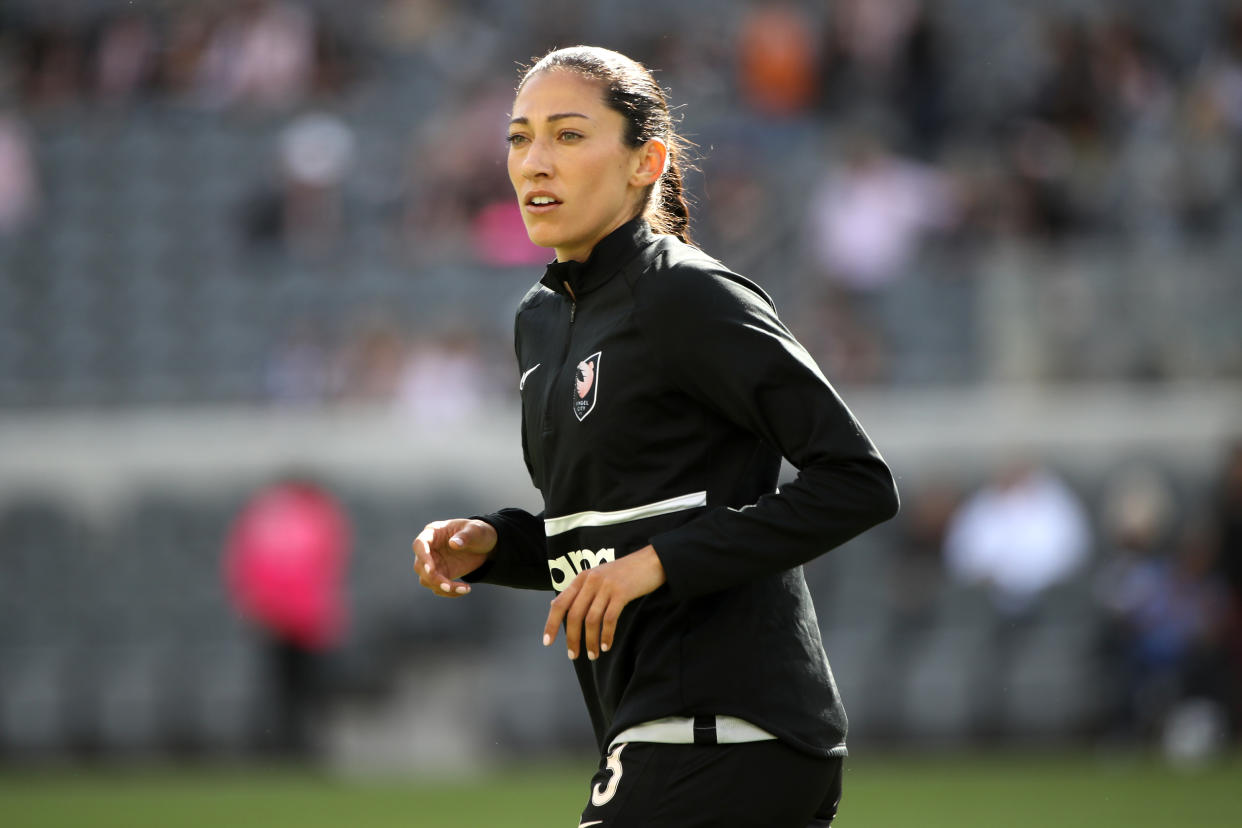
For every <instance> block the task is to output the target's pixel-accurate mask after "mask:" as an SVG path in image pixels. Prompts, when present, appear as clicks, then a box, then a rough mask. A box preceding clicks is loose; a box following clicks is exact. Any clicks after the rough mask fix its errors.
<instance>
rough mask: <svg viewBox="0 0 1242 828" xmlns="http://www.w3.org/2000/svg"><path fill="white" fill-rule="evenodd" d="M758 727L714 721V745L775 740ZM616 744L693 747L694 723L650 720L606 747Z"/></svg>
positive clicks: (725, 718)
mask: <svg viewBox="0 0 1242 828" xmlns="http://www.w3.org/2000/svg"><path fill="white" fill-rule="evenodd" d="M775 738H776V737H775V736H773V735H772V734H771V733H768V732H767V731H766V730H764V729H763V728H761V727H759V726H758V725H753V724H751V723H750V722H748V721H746V720H745V719H739V718H737V717H736V716H717V717H716V744H718V745H738V744H742V743H744V742H766V741H768V740H770V739H775ZM620 742H656V743H658V744H662V745H692V744H694V719H692V718H687V717H683V716H669V717H667V718H664V719H653V720H652V721H649V722H643V723H642V724H636V725H634V726H633V727H627V728H626V729H625V730H623V731H621V732H620V733H618V734H617V736H616V738H615V739H613V740H612V744H611V745H609V746H608V749H609V750H612V748H613V746H614V745H617V744H619V743H620Z"/></svg>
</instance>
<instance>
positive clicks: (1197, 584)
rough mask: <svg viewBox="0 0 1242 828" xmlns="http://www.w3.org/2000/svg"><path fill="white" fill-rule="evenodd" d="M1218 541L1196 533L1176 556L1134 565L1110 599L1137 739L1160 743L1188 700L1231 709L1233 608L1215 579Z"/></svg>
mask: <svg viewBox="0 0 1242 828" xmlns="http://www.w3.org/2000/svg"><path fill="white" fill-rule="evenodd" d="M1212 541H1213V538H1212V537H1211V535H1210V534H1208V533H1207V532H1205V531H1204V530H1203V527H1198V526H1192V527H1191V528H1190V529H1188V530H1187V531H1186V532H1184V533H1183V536H1182V538H1181V539H1180V541H1179V544H1178V546H1177V548H1176V550H1175V552H1174V554H1173V555H1172V556H1164V555H1149V556H1148V557H1146V558H1143V559H1141V560H1134V561H1133V562H1132V563H1131V565H1130V566H1129V567H1128V568H1127V569H1126V570H1125V571H1124V572H1123V573H1122V576H1121V577H1120V578H1119V579H1117V580H1116V582H1115V583H1114V584H1113V586H1112V588H1111V590H1110V591H1109V592H1108V593H1106V602H1107V603H1106V605H1107V607H1108V609H1109V610H1110V611H1111V612H1112V613H1113V615H1114V618H1115V619H1116V623H1117V624H1118V625H1119V627H1120V629H1121V631H1122V635H1123V636H1124V637H1123V639H1122V648H1123V649H1122V654H1123V659H1124V660H1123V664H1124V671H1125V672H1124V676H1125V695H1124V696H1123V704H1122V710H1123V719H1122V721H1123V722H1125V723H1127V724H1129V725H1130V728H1131V730H1130V732H1132V733H1133V734H1134V735H1138V736H1141V737H1151V736H1153V735H1156V733H1157V732H1158V730H1159V728H1161V727H1162V726H1163V725H1164V724H1165V720H1166V718H1167V717H1168V716H1169V715H1170V714H1171V713H1172V712H1173V711H1174V709H1175V707H1176V706H1177V705H1178V703H1179V702H1182V701H1184V700H1186V699H1210V700H1211V701H1212V702H1213V703H1214V704H1216V705H1218V706H1223V704H1224V703H1225V702H1226V701H1227V698H1228V696H1227V693H1228V690H1227V686H1228V685H1227V680H1228V675H1227V672H1226V662H1225V658H1224V649H1223V646H1222V644H1223V633H1224V625H1225V623H1226V613H1227V603H1226V593H1225V591H1224V589H1223V587H1222V585H1221V583H1220V582H1219V581H1218V580H1217V579H1216V578H1215V577H1214V575H1213V573H1212V562H1213V558H1214V553H1215V550H1214V548H1213V545H1212Z"/></svg>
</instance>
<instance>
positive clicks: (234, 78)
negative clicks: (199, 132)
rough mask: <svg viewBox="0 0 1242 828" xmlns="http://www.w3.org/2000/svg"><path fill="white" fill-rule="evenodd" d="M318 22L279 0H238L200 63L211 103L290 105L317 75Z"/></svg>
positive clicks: (294, 5) (204, 97)
mask: <svg viewBox="0 0 1242 828" xmlns="http://www.w3.org/2000/svg"><path fill="white" fill-rule="evenodd" d="M315 41H316V26H315V20H314V18H313V16H312V15H311V12H310V11H309V10H308V9H307V8H306V7H305V6H302V5H300V4H297V3H289V2H281V1H280V0H240V1H239V2H238V3H237V4H236V6H235V7H234V8H233V9H232V10H231V11H230V13H229V14H228V15H227V16H226V17H225V18H224V19H223V20H222V21H221V22H220V23H219V24H218V25H217V26H216V27H215V28H214V30H213V31H212V34H211V38H210V40H209V42H208V43H207V47H206V50H205V52H204V54H203V56H202V62H201V63H200V65H199V67H198V78H197V80H198V89H199V94H200V96H201V97H202V100H203V102H204V103H206V104H207V105H209V106H219V107H228V106H235V105H239V104H240V105H243V106H250V107H254V108H258V109H287V108H289V107H291V106H293V105H294V104H296V103H298V102H299V101H301V100H303V99H304V98H305V97H306V95H307V94H308V93H309V92H310V91H311V88H312V85H313V83H314V80H315V57H316V54H315Z"/></svg>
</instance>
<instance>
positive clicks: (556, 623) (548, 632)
mask: <svg viewBox="0 0 1242 828" xmlns="http://www.w3.org/2000/svg"><path fill="white" fill-rule="evenodd" d="M579 580H580V578H574V579H573V580H572V581H570V582H569V586H567V587H565V589H564V591H563V592H561V594H560V595H558V596H556V597H555V598H553V599H552V606H551V607H549V608H548V620H547V622H546V623H545V624H544V625H543V646H545V647H547V646H548V645H549V644H551V643H552V642H553V641H555V640H556V631H557V630H559V629H560V628H561V622H563V621H564V620H565V613H566V612H567V611H568V610H569V607H570V606H572V604H573V601H574V599H575V598H576V597H577V596H578V592H579V591H580V590H581V589H582V584H580V583H579ZM566 641H568V633H567V634H566ZM569 657H570V658H577V657H578V655H577V650H575V649H574V648H572V647H571V648H570V650H569Z"/></svg>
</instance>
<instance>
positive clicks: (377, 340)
mask: <svg viewBox="0 0 1242 828" xmlns="http://www.w3.org/2000/svg"><path fill="white" fill-rule="evenodd" d="M405 359H406V342H405V339H404V338H403V337H402V335H401V332H400V329H399V328H398V327H397V326H396V325H395V324H394V323H393V322H392V321H390V320H388V319H386V318H384V317H382V316H379V317H376V318H373V319H368V320H364V321H363V322H362V323H361V324H359V325H358V326H357V327H356V329H355V330H354V331H353V333H352V334H351V335H350V336H348V337H347V338H346V340H345V342H344V345H343V346H342V349H341V352H340V355H339V358H338V360H337V364H336V371H337V379H336V381H335V382H334V383H333V386H334V390H335V392H336V393H337V394H338V395H339V396H340V398H342V399H344V400H346V401H350V402H360V403H391V402H392V401H393V400H395V399H396V398H397V389H398V388H400V387H401V381H402V375H403V373H404V371H405Z"/></svg>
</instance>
